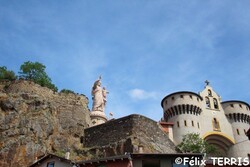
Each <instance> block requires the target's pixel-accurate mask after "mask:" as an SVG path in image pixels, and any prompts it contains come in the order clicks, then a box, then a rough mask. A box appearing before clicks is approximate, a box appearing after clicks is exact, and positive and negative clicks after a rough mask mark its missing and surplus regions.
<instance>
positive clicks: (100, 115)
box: [90, 111, 108, 126]
mask: <svg viewBox="0 0 250 167" xmlns="http://www.w3.org/2000/svg"><path fill="white" fill-rule="evenodd" d="M90 118H91V121H92V124H93V126H95V125H99V124H103V123H105V122H107V120H108V119H107V117H106V115H105V113H104V112H102V111H92V112H91V113H90Z"/></svg>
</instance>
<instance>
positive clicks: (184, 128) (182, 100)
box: [161, 91, 202, 144]
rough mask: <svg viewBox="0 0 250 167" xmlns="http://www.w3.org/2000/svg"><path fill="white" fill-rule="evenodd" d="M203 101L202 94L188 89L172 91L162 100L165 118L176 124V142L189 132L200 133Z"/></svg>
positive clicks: (174, 129) (174, 137)
mask: <svg viewBox="0 0 250 167" xmlns="http://www.w3.org/2000/svg"><path fill="white" fill-rule="evenodd" d="M201 101H202V97H201V96H200V95H198V94H196V93H193V92H188V91H182V92H176V93H172V94H170V95H168V96H166V97H164V98H163V100H162V101H161V106H162V108H163V112H164V116H163V120H164V121H165V122H172V123H173V124H174V126H173V139H174V143H175V144H179V143H180V142H181V140H182V136H183V135H185V134H187V133H199V134H200V119H199V115H200V114H201V112H202V107H201V106H202V105H201Z"/></svg>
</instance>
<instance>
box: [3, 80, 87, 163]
mask: <svg viewBox="0 0 250 167" xmlns="http://www.w3.org/2000/svg"><path fill="white" fill-rule="evenodd" d="M89 126H91V120H90V116H89V108H88V99H87V97H85V96H84V95H77V94H71V93H69V94H64V93H57V92H53V91H52V90H50V89H48V88H45V87H41V86H39V85H37V84H35V83H33V82H29V81H24V80H18V81H14V82H11V83H10V82H2V83H0V166H10V167H12V166H15V167H19V166H27V165H29V164H31V163H33V162H34V161H35V158H36V157H39V156H42V155H44V154H45V153H47V152H50V153H54V154H57V155H59V156H64V154H65V152H66V150H67V149H68V148H70V152H71V159H73V160H79V159H82V157H81V156H82V155H80V154H77V153H78V152H80V151H81V150H82V149H83V147H82V144H81V142H82V141H81V140H82V138H83V136H84V134H83V133H84V129H85V128H87V127H89Z"/></svg>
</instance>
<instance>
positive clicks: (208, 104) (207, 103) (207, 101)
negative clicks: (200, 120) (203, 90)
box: [206, 97, 210, 108]
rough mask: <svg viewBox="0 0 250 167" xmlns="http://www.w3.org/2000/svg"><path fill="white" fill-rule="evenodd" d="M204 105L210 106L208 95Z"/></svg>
mask: <svg viewBox="0 0 250 167" xmlns="http://www.w3.org/2000/svg"><path fill="white" fill-rule="evenodd" d="M206 107H208V108H210V100H209V98H208V97H206Z"/></svg>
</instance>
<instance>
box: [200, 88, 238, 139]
mask: <svg viewBox="0 0 250 167" xmlns="http://www.w3.org/2000/svg"><path fill="white" fill-rule="evenodd" d="M209 90H210V91H211V95H209V94H208V92H209ZM200 95H201V96H202V97H203V99H204V100H203V101H202V106H203V112H202V113H201V126H202V130H201V136H204V135H205V134H208V133H213V132H214V131H215V132H219V133H221V134H223V135H226V136H228V137H229V138H230V139H232V140H234V136H233V131H232V127H231V124H230V123H229V121H228V119H227V118H226V115H225V112H224V110H223V108H222V106H221V103H220V101H221V99H220V96H218V95H217V93H216V92H214V91H213V89H212V87H210V86H209V85H207V86H206V87H205V89H204V90H203V91H202V92H201V93H200ZM206 97H208V98H209V100H210V107H207V105H206V101H205V98H206ZM213 99H216V100H217V102H218V108H217V109H216V108H215V106H214V102H213ZM214 118H216V120H217V121H218V122H219V126H220V130H214V126H213V120H214Z"/></svg>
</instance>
